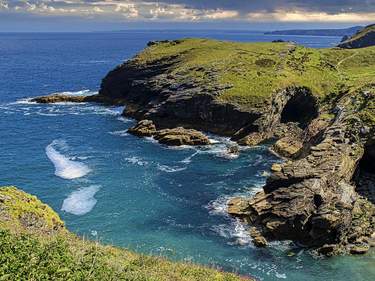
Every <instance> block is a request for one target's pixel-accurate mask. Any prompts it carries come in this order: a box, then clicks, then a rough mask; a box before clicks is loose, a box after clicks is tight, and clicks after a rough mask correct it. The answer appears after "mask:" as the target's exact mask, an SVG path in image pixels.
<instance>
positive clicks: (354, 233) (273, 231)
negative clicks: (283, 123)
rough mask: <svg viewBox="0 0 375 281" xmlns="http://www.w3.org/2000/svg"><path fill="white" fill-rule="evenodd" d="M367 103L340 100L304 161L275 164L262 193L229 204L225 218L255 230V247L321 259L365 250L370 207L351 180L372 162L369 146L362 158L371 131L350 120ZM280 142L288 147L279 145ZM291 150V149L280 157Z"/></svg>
mask: <svg viewBox="0 0 375 281" xmlns="http://www.w3.org/2000/svg"><path fill="white" fill-rule="evenodd" d="M360 96H362V97H364V96H366V93H362V94H361V95H360ZM372 98H374V97H373V96H367V98H365V99H363V98H359V99H358V100H357V99H354V98H353V97H350V98H349V97H348V98H345V99H343V101H342V102H341V104H342V106H343V107H342V109H341V110H340V111H339V112H338V114H337V116H336V119H335V120H334V122H333V124H331V125H329V126H328V128H327V129H325V130H324V133H323V135H322V136H321V139H322V140H321V141H320V142H319V143H318V144H316V145H312V146H311V147H310V148H309V153H308V154H307V155H306V156H305V157H302V158H299V159H297V160H295V161H287V162H285V163H283V164H275V165H274V166H273V167H272V175H271V176H270V177H269V178H268V180H267V184H266V185H265V186H264V188H263V189H264V191H262V192H259V193H258V194H256V195H255V196H254V197H253V198H251V199H239V198H236V199H233V200H232V201H231V202H229V206H230V208H228V212H229V213H230V214H232V215H234V216H237V217H240V218H242V219H243V220H244V221H246V222H247V223H249V224H250V225H252V226H253V227H256V228H257V230H258V234H257V236H256V239H257V241H256V242H255V244H258V241H259V240H263V238H264V239H267V240H274V239H281V240H284V239H287V240H294V241H297V242H299V243H301V244H302V245H304V246H307V247H313V248H316V249H317V251H319V252H320V253H323V254H326V255H332V254H339V253H355V254H359V253H364V252H366V251H367V250H368V249H369V245H372V244H371V243H370V242H369V241H372V240H371V239H372V238H371V237H372V235H373V233H374V231H375V207H374V205H373V204H372V203H371V198H368V197H366V195H365V196H361V195H360V194H358V190H357V189H358V184H357V186H356V183H355V182H353V178H355V175H356V173H358V172H356V171H357V169H358V167H360V166H359V163H360V162H361V161H368V159H367V160H366V159H365V160H363V158H364V157H370V158H371V159H372V160H371V161H375V157H374V155H373V154H372V151H373V150H372V146H371V148H367V149H368V150H369V151H370V152H367V154H366V153H365V147H366V143H368V142H369V139H371V138H372V137H373V132H374V131H373V130H374V128H372V129H371V130H364V129H363V128H364V127H365V124H364V123H363V122H362V121H361V120H360V119H359V118H357V117H356V116H355V115H356V112H357V110H358V109H359V108H361V107H363V106H364V104H366V103H367V102H368V99H372ZM344 105H345V109H344ZM349 108H350V109H349ZM371 132H372V133H371ZM280 142H282V143H286V145H285V146H286V147H288V142H287V141H284V139H281V140H280V141H279V143H280ZM276 144H277V143H276ZM278 146H281V144H278V145H276V147H278ZM294 146H295V145H294V144H293V143H292V144H291V145H290V147H289V149H287V150H286V149H283V151H284V152H285V151H289V150H290V149H292V148H294ZM298 148H300V145H299V146H298ZM297 150H298V149H295V150H293V151H292V152H295V151H297ZM290 154H292V153H290ZM361 159H362V160H361ZM365 167H368V165H366V166H365ZM362 169H363V168H362ZM365 173H366V175H367V174H368V173H369V171H367V170H366V171H365ZM363 179H364V176H362V180H363ZM252 232H253V233H254V231H252Z"/></svg>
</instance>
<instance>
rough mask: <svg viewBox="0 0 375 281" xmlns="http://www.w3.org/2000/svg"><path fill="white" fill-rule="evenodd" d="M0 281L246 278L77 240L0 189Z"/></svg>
mask: <svg viewBox="0 0 375 281" xmlns="http://www.w3.org/2000/svg"><path fill="white" fill-rule="evenodd" d="M25 214H27V215H26V216H25ZM25 218H26V221H25ZM57 225H58V227H56V226H57ZM38 227H41V229H38ZM0 280H9V281H13V280H19V281H21V280H25V281H26V280H27V281H28V280H64V281H65V280H100V281H104V280H137V281H138V280H140V281H141V280H145V281H146V280H147V281H148V280H150V281H151V280H155V281H159V280H160V281H162V280H163V281H164V280H171V281H174V280H182V281H185V280H186V281H190V280H197V281H200V280H202V281H204V280H207V281H209V280H210V281H211V280H217V281H221V280H222V281H224V280H227V281H235V280H249V279H248V278H245V277H240V276H238V275H235V274H231V273H224V272H220V271H218V270H215V269H210V268H206V267H203V266H198V265H194V264H191V263H182V262H172V261H168V260H166V259H164V258H161V257H152V256H145V255H140V254H136V253H133V252H131V251H128V250H125V249H120V248H116V247H112V246H105V245H102V244H100V243H98V242H95V241H88V240H84V239H81V238H79V237H77V236H75V235H74V234H72V233H70V232H69V231H67V230H66V229H65V227H64V226H63V224H62V221H61V219H60V218H59V216H58V215H57V214H56V213H55V212H54V211H53V210H52V209H51V208H49V207H48V206H47V205H45V204H43V203H42V202H40V201H39V200H38V199H37V198H36V197H34V196H31V195H29V194H27V193H24V192H22V191H20V190H18V189H16V188H15V187H0Z"/></svg>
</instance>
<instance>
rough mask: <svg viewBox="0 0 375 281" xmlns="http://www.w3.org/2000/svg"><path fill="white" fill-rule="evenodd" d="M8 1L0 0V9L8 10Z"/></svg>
mask: <svg viewBox="0 0 375 281" xmlns="http://www.w3.org/2000/svg"><path fill="white" fill-rule="evenodd" d="M8 9H9V6H8V2H7V1H6V0H0V10H8Z"/></svg>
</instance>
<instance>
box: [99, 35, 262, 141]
mask: <svg viewBox="0 0 375 281" xmlns="http://www.w3.org/2000/svg"><path fill="white" fill-rule="evenodd" d="M153 44H159V43H158V42H154V43H153ZM178 63H179V57H177V56H170V57H167V58H164V59H163V60H155V61H152V62H149V63H138V62H137V60H136V59H133V60H130V61H128V62H127V63H124V64H122V65H120V66H118V67H117V68H116V69H114V70H113V71H111V72H109V73H108V75H107V76H106V77H105V78H104V79H103V81H102V84H101V89H100V92H99V93H100V95H102V96H106V97H109V98H117V99H123V100H126V105H127V107H126V109H125V111H124V115H126V116H129V117H132V118H136V119H138V120H142V119H149V120H152V121H153V122H154V123H155V124H156V125H157V126H158V127H160V128H162V127H164V128H173V127H184V128H189V129H196V130H201V131H207V132H213V133H217V134H220V135H227V136H232V135H233V134H235V133H236V132H237V131H239V130H240V129H242V128H244V127H246V126H248V125H249V124H252V123H254V121H255V120H257V119H258V118H259V117H260V116H261V114H262V113H261V112H260V111H259V109H251V110H243V109H241V108H240V107H239V106H237V105H235V104H231V103H229V102H223V101H220V100H218V99H217V96H218V95H220V94H221V93H222V92H223V91H224V90H226V89H228V88H230V87H231V86H230V85H221V84H219V83H212V84H211V85H206V84H202V83H198V82H196V81H195V80H194V78H192V77H188V76H187V75H186V73H171V69H173V68H174V66H175V65H176V64H178ZM191 71H193V70H191ZM205 75H206V76H207V77H210V78H211V80H212V81H215V80H216V76H217V74H216V73H215V70H207V73H205Z"/></svg>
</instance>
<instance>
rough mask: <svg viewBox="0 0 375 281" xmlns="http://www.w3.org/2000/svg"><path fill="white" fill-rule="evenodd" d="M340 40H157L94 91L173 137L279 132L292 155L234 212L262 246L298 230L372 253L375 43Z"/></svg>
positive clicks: (145, 127)
mask: <svg viewBox="0 0 375 281" xmlns="http://www.w3.org/2000/svg"><path fill="white" fill-rule="evenodd" d="M365 34H367V33H365ZM354 37H355V38H352V39H350V40H352V41H353V42H358V41H357V40H362V39H361V36H360V35H358V34H356V35H354ZM372 45H375V44H374V41H373V43H372ZM340 46H342V47H343V48H331V49H311V48H306V47H303V46H299V45H296V44H294V43H290V42H274V43H235V42H223V41H215V40H206V39H184V40H175V41H160V42H149V44H148V47H147V48H146V49H145V50H144V51H142V52H140V53H139V54H138V55H136V56H135V57H134V58H132V59H131V60H129V61H126V62H124V63H123V64H121V65H119V66H118V67H116V68H115V69H114V70H112V71H111V72H109V73H108V75H107V76H106V77H105V78H104V79H103V81H102V85H101V89H100V92H99V94H98V95H97V96H92V97H90V98H89V100H87V101H95V102H105V103H109V104H111V103H113V104H123V105H126V108H125V111H124V113H123V114H124V115H125V116H129V117H132V118H135V119H137V120H138V121H139V123H138V124H137V125H136V126H135V127H134V128H132V129H130V130H129V131H130V132H131V133H133V134H135V135H137V136H141V137H143V136H148V137H149V136H153V137H155V138H156V139H158V140H159V141H160V142H161V143H165V144H169V145H183V144H192V145H203V144H209V140H208V138H207V137H205V136H204V135H203V134H202V133H200V132H198V131H205V132H212V133H216V134H219V135H223V136H229V137H231V139H232V140H233V141H236V142H237V143H238V144H239V145H244V146H254V145H258V144H260V143H262V142H264V141H266V140H274V145H273V146H272V148H271V149H272V150H273V151H274V152H275V153H277V154H278V155H280V156H281V157H282V158H284V159H285V161H284V162H283V163H282V164H276V165H274V166H272V174H271V175H270V177H269V178H268V179H267V183H266V185H265V186H264V188H263V191H262V192H259V193H258V194H256V195H255V196H254V197H253V198H234V199H232V200H231V201H230V202H229V203H228V212H229V213H230V214H231V215H233V216H235V217H238V218H240V219H241V220H243V221H244V223H247V224H249V226H250V232H249V235H251V236H252V238H253V241H254V244H255V245H257V246H266V245H267V243H268V241H272V240H293V241H295V242H297V243H299V244H300V245H302V246H305V247H309V248H312V249H314V250H316V251H317V252H319V253H321V254H324V255H336V254H345V253H351V254H362V253H365V252H367V251H368V250H369V248H370V247H371V246H374V245H375V232H374V231H375V205H374V204H375V166H374V163H375V135H374V133H375V47H367V48H361V49H345V47H346V45H340ZM351 46H356V45H355V44H354V45H353V44H351ZM360 46H362V44H360ZM60 98H61V99H63V98H64V97H60ZM46 99H47V97H41V98H38V99H35V101H37V102H51V100H46ZM54 101H55V102H56V101H59V97H54ZM52 102H53V101H52Z"/></svg>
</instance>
